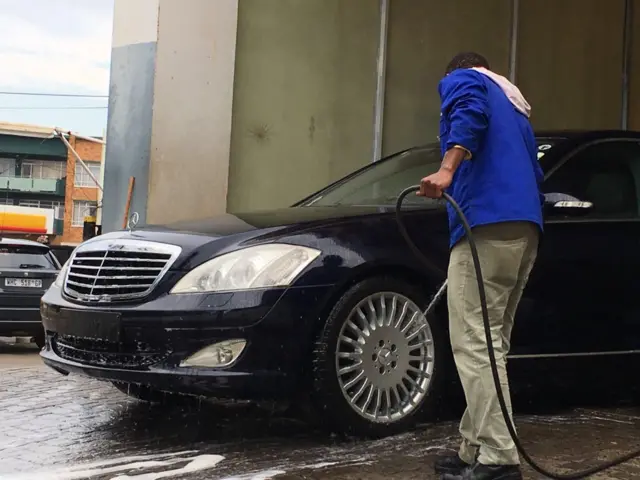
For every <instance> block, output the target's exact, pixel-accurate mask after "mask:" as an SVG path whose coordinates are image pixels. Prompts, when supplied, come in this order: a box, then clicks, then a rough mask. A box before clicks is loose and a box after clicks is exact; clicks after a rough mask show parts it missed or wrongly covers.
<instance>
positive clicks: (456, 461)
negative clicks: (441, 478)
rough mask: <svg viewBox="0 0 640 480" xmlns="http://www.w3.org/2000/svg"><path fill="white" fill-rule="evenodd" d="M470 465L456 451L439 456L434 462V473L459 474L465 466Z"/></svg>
mask: <svg viewBox="0 0 640 480" xmlns="http://www.w3.org/2000/svg"><path fill="white" fill-rule="evenodd" d="M470 466H471V465H469V464H468V463H467V462H465V461H463V460H462V459H461V458H460V457H459V456H458V454H457V453H456V454H455V455H447V456H446V457H440V458H439V459H437V460H436V463H435V469H436V473H450V474H453V475H459V474H461V473H462V471H463V470H464V469H465V468H469V467H470Z"/></svg>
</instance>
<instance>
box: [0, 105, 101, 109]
mask: <svg viewBox="0 0 640 480" xmlns="http://www.w3.org/2000/svg"><path fill="white" fill-rule="evenodd" d="M105 108H109V107H107V106H102V107H98V106H96V107H89V106H84V107H0V110H96V109H105Z"/></svg>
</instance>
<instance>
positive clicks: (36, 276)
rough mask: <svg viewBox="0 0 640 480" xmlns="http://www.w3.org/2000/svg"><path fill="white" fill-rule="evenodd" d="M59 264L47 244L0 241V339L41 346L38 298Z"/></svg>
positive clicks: (42, 340) (11, 240)
mask: <svg viewBox="0 0 640 480" xmlns="http://www.w3.org/2000/svg"><path fill="white" fill-rule="evenodd" d="M59 271H60V263H59V262H58V260H57V259H56V257H55V256H54V255H53V254H52V253H51V250H50V248H49V247H48V246H47V245H43V244H41V243H38V242H32V241H30V240H22V239H18V238H1V239H0V336H11V337H13V336H17V337H19V336H25V337H31V338H33V339H34V341H35V343H36V344H37V345H38V347H40V348H42V347H44V330H43V329H42V321H41V318H40V298H41V297H42V295H43V294H44V292H45V291H46V290H47V289H48V288H49V287H50V286H51V284H52V283H53V282H54V280H55V279H56V277H57V276H58V272H59Z"/></svg>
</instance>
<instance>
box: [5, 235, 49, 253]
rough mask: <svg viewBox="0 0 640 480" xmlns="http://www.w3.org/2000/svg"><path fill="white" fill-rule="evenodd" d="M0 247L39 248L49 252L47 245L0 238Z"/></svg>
mask: <svg viewBox="0 0 640 480" xmlns="http://www.w3.org/2000/svg"><path fill="white" fill-rule="evenodd" d="M0 245H14V246H20V247H39V248H44V249H47V250H49V246H48V245H44V244H42V243H40V242H34V241H33V240H24V239H22V238H0Z"/></svg>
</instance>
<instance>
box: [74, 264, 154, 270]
mask: <svg viewBox="0 0 640 480" xmlns="http://www.w3.org/2000/svg"><path fill="white" fill-rule="evenodd" d="M72 268H77V269H79V270H121V269H122V267H109V266H107V267H100V266H96V265H73V266H72ZM127 270H138V271H140V270H144V271H148V270H162V267H128V268H127Z"/></svg>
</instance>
